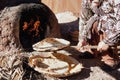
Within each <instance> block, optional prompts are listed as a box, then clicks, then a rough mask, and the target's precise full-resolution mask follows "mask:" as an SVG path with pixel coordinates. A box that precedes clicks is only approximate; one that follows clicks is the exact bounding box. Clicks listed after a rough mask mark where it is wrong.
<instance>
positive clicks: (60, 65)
mask: <svg viewBox="0 0 120 80" xmlns="http://www.w3.org/2000/svg"><path fill="white" fill-rule="evenodd" d="M29 65H30V66H31V67H32V68H34V70H36V71H38V72H40V73H43V74H46V75H49V76H54V77H66V76H70V75H73V74H76V73H79V72H80V71H81V69H82V68H83V66H82V64H80V63H79V62H78V61H77V60H76V59H74V58H73V57H70V56H68V55H64V54H61V53H48V54H46V55H45V54H44V55H42V54H39V55H34V56H31V57H29Z"/></svg>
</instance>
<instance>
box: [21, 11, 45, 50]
mask: <svg viewBox="0 0 120 80" xmlns="http://www.w3.org/2000/svg"><path fill="white" fill-rule="evenodd" d="M46 25H47V15H45V14H44V12H41V11H40V10H39V9H26V10H24V11H23V12H22V14H21V18H20V42H21V44H22V46H23V48H24V49H25V50H27V51H31V50H32V45H33V44H35V43H36V42H38V41H41V40H42V39H44V38H45V32H46Z"/></svg>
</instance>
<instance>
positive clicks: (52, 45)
mask: <svg viewBox="0 0 120 80" xmlns="http://www.w3.org/2000/svg"><path fill="white" fill-rule="evenodd" d="M69 45H70V42H69V41H67V40H65V39H60V38H46V39H44V40H42V41H40V42H38V43H36V44H34V45H33V49H34V50H36V51H55V50H59V49H63V48H65V47H67V46H69Z"/></svg>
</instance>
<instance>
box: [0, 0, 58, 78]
mask: <svg viewBox="0 0 120 80" xmlns="http://www.w3.org/2000/svg"><path fill="white" fill-rule="evenodd" d="M26 27H27V28H26ZM25 28H26V29H28V31H32V30H33V31H34V28H35V30H36V31H35V34H34V36H35V35H40V36H39V37H38V38H37V39H35V38H34V36H33V35H32V34H30V36H26V32H27V31H26V32H25V33H24V29H25ZM28 33H29V32H28ZM27 35H28V34H27ZM31 35H32V38H31ZM46 37H60V33H59V25H58V22H57V19H56V17H55V15H54V13H53V12H52V11H51V10H50V9H49V8H48V7H47V6H46V5H44V4H43V3H41V2H40V0H11V1H10V0H1V2H0V79H2V80H3V79H7V80H18V79H19V80H21V79H20V78H21V75H23V73H24V71H23V70H22V69H23V68H22V63H23V62H22V60H21V57H20V56H18V54H20V53H22V51H25V52H27V53H29V52H28V51H31V50H32V49H31V48H32V44H34V43H36V42H38V41H40V40H42V39H44V38H46ZM26 45H27V46H26ZM18 76H19V77H18Z"/></svg>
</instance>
